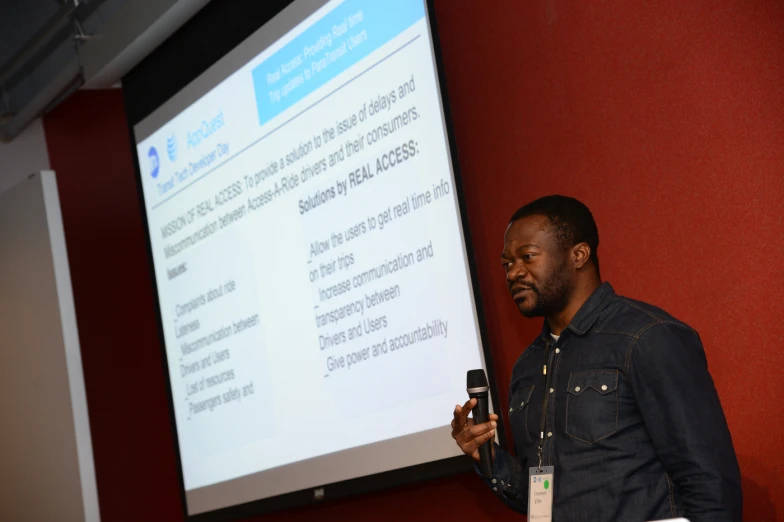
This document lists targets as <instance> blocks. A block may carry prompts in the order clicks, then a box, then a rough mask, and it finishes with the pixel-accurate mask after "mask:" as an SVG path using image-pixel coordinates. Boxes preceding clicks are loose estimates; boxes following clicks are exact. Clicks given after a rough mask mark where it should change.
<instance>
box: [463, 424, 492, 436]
mask: <svg viewBox="0 0 784 522" xmlns="http://www.w3.org/2000/svg"><path fill="white" fill-rule="evenodd" d="M495 427H496V423H495V421H490V422H485V423H484V424H476V425H474V426H472V427H471V429H470V430H469V433H470V435H471V437H474V438H476V437H479V436H480V435H484V434H485V433H487V432H488V431H491V430H494V429H495Z"/></svg>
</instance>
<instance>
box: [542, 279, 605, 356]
mask: <svg viewBox="0 0 784 522" xmlns="http://www.w3.org/2000/svg"><path fill="white" fill-rule="evenodd" d="M613 297H615V290H613V287H612V285H611V284H610V283H606V282H605V283H602V284H601V285H600V286H599V288H597V289H596V290H594V292H593V293H592V294H591V296H590V297H589V298H588V300H587V301H585V303H583V305H582V306H581V307H580V309H579V310H578V311H577V313H576V314H575V316H574V317H573V318H572V322H571V323H569V326H567V329H569V330H571V331H573V332H574V333H576V334H577V335H585V334H586V333H587V332H588V330H590V329H591V327H592V326H593V324H594V323H595V322H596V319H598V318H599V314H600V313H601V312H602V310H604V308H605V307H606V306H607V305H608V304H609V303H610V299H612V298H613ZM561 334H562V335H563V332H561ZM541 338H542V340H544V341H545V342H552V341H553V338H552V337H550V325H548V324H547V320H545V321H544V325H543V326H542V334H541Z"/></svg>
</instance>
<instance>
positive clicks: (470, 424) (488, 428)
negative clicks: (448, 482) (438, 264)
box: [452, 399, 498, 462]
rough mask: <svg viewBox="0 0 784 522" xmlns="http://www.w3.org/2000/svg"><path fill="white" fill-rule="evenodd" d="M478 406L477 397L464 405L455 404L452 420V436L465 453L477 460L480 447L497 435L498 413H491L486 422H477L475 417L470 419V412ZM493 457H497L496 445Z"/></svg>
mask: <svg viewBox="0 0 784 522" xmlns="http://www.w3.org/2000/svg"><path fill="white" fill-rule="evenodd" d="M474 406H476V399H471V400H469V401H468V402H467V403H465V404H464V405H463V406H462V407H460V406H455V418H454V419H453V420H452V438H453V439H455V440H456V441H457V445H458V446H460V449H461V450H463V453H465V454H466V455H469V456H470V457H471V458H472V459H474V461H475V462H479V447H480V446H481V445H482V444H484V443H485V442H487V441H488V440H491V439H492V438H493V437H494V436H495V426H496V421H498V415H496V414H494V413H491V414H490V420H489V421H488V422H485V423H484V424H475V423H474V419H469V418H468V414H469V413H471V410H472V409H473V408H474ZM493 459H495V445H493Z"/></svg>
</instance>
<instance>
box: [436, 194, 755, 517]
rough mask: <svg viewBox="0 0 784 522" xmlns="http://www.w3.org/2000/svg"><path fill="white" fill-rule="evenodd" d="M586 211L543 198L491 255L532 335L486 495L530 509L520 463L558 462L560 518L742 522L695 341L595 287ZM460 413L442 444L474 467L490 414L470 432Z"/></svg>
mask: <svg viewBox="0 0 784 522" xmlns="http://www.w3.org/2000/svg"><path fill="white" fill-rule="evenodd" d="M598 246H599V234H598V231H597V228H596V223H595V222H594V219H593V216H592V215H591V212H590V211H589V210H588V208H587V207H586V206H585V205H583V204H582V203H581V202H579V201H577V200H576V199H573V198H567V197H563V196H549V197H545V198H542V199H539V200H536V201H534V202H532V203H529V204H528V205H525V206H523V207H522V208H520V209H519V210H518V211H517V212H515V214H514V215H513V216H512V218H511V220H510V223H509V226H508V228H507V230H506V234H505V236H504V250H503V254H502V256H501V260H502V264H503V267H504V269H505V271H506V282H507V286H508V287H509V290H510V291H511V293H512V298H513V299H514V301H515V303H517V307H518V308H519V309H520V312H521V313H522V314H523V315H524V316H525V317H529V318H530V317H544V318H545V321H544V326H543V328H542V333H541V335H540V336H539V337H538V338H536V340H534V342H533V343H532V344H531V345H530V346H529V347H528V348H527V349H526V350H525V351H524V352H523V353H522V355H521V356H520V358H519V359H518V360H517V362H516V363H515V365H514V369H513V371H512V382H511V386H510V391H509V397H510V400H509V410H508V411H509V421H510V423H511V427H512V434H513V438H514V446H515V452H516V454H517V457H513V456H511V455H509V454H508V453H507V452H505V451H504V450H502V449H501V448H500V447H498V446H497V445H496V446H494V451H493V478H492V479H491V480H488V481H487V482H488V485H489V486H490V487H491V488H492V490H493V491H494V492H495V493H496V494H497V495H498V496H499V497H500V498H501V500H503V501H504V502H505V503H506V504H508V505H509V506H510V507H512V508H513V509H515V510H517V511H520V512H522V513H526V511H527V507H528V486H529V483H530V482H529V481H530V478H529V467H534V468H537V469H538V468H540V467H542V466H554V473H553V488H552V492H553V493H552V494H553V503H552V518H553V520H555V521H557V522H579V521H590V522H610V521H613V522H614V521H631V522H643V521H648V520H661V519H669V518H675V517H680V516H683V517H686V518H688V519H689V520H690V521H691V522H735V521H739V520H741V517H742V515H741V507H742V496H741V485H740V471H739V469H738V463H737V460H736V457H735V452H734V449H733V447H732V439H731V437H730V433H729V429H728V428H727V423H726V420H725V418H724V413H723V411H722V408H721V404H720V403H719V398H718V395H717V393H716V389H715V387H714V384H713V380H712V379H711V376H710V374H709V373H708V368H707V362H706V358H705V353H704V351H703V348H702V344H701V342H700V339H699V336H698V335H697V332H695V331H694V330H693V329H692V328H690V327H689V326H688V325H686V324H684V323H682V322H680V321H678V320H677V319H674V318H673V317H672V316H670V315H668V314H667V313H666V312H664V311H662V310H660V309H658V308H656V307H654V306H651V305H649V304H645V303H641V302H639V301H633V300H631V299H627V298H625V297H621V296H619V295H617V294H616V293H615V292H614V291H613V289H612V287H611V286H610V285H609V284H608V283H604V284H602V282H601V278H600V275H599V260H598V257H597V255H596V250H597V247H598ZM475 404H476V402H475V400H471V401H469V402H467V403H466V404H465V405H463V406H462V407H460V406H457V407H456V408H455V412H454V420H453V422H452V436H453V437H454V438H455V440H456V441H457V443H458V445H459V446H460V448H461V449H462V450H463V451H464V452H465V453H466V454H468V455H470V456H471V457H473V459H474V460H475V461H477V462H478V461H479V452H478V448H479V446H480V445H481V444H483V443H484V442H486V441H488V440H491V439H492V438H493V435H494V428H495V426H496V421H497V420H498V416H497V415H492V416H491V420H490V422H487V423H484V424H479V425H474V422H473V420H471V419H468V414H469V412H470V410H471V408H473V406H474V405H475Z"/></svg>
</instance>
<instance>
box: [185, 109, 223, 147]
mask: <svg viewBox="0 0 784 522" xmlns="http://www.w3.org/2000/svg"><path fill="white" fill-rule="evenodd" d="M225 126H226V120H225V119H223V111H220V112H219V113H218V114H217V115H215V116H214V117H213V118H212V119H210V120H209V121H208V120H202V122H201V124H200V125H199V128H197V129H194V130H193V132H188V148H189V149H195V148H196V147H198V146H199V144H200V143H201V142H202V141H203V140H205V139H207V138H209V137H210V136H212V135H213V134H214V133H216V132H218V131H219V130H221V129H222V128H223V127H225Z"/></svg>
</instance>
